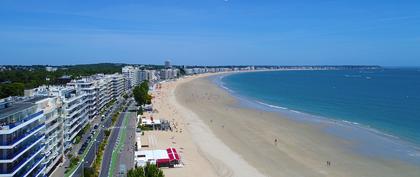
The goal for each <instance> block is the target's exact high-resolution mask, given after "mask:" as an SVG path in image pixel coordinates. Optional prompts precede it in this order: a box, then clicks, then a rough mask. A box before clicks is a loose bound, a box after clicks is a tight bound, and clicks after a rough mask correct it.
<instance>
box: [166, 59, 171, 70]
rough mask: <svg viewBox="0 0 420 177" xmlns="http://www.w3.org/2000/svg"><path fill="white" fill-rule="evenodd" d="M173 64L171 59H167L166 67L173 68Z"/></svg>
mask: <svg viewBox="0 0 420 177" xmlns="http://www.w3.org/2000/svg"><path fill="white" fill-rule="evenodd" d="M171 67H172V66H171V61H169V60H166V61H165V68H166V69H168V68H171Z"/></svg>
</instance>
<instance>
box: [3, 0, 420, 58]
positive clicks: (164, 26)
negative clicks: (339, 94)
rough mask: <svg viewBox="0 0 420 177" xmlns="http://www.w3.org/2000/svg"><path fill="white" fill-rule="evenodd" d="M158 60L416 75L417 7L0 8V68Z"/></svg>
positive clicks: (114, 4)
mask: <svg viewBox="0 0 420 177" xmlns="http://www.w3.org/2000/svg"><path fill="white" fill-rule="evenodd" d="M165 60H171V61H172V63H173V64H176V65H344V64H356V65H382V66H420V1H419V0H341V1H340V0H183V1H180V0H148V1H145V0H89V1H86V0H66V1H60V0H42V1H40V0H1V1H0V64H18V65H32V64H48V65H62V64H87V63H102V62H112V63H131V64H163V61H165Z"/></svg>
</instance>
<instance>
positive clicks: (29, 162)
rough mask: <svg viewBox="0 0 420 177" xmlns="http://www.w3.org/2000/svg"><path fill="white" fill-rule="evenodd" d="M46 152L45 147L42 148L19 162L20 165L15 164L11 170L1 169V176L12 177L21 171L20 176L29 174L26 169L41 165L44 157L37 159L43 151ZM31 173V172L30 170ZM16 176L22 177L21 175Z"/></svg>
mask: <svg viewBox="0 0 420 177" xmlns="http://www.w3.org/2000/svg"><path fill="white" fill-rule="evenodd" d="M43 150H44V148H43V146H41V148H40V149H39V150H38V151H37V152H35V153H34V154H32V155H30V156H29V157H26V158H23V159H21V160H20V161H19V163H17V164H13V167H11V168H6V169H0V176H3V175H10V176H14V175H15V174H17V173H18V171H20V170H23V171H20V172H19V174H23V173H27V170H26V169H29V168H32V170H33V168H35V167H36V166H37V165H35V164H38V165H39V164H40V162H41V161H43V160H44V157H43V156H39V157H37V156H38V155H39V154H40V153H41V152H42V151H43ZM29 171H31V170H29ZM19 174H18V175H16V176H20V175H19Z"/></svg>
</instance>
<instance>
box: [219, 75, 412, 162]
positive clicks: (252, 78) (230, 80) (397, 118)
mask: <svg viewBox="0 0 420 177" xmlns="http://www.w3.org/2000/svg"><path fill="white" fill-rule="evenodd" d="M220 79H221V80H220V81H221V84H222V87H224V88H225V89H228V90H230V91H231V92H234V93H235V94H236V95H240V96H241V97H243V98H246V99H248V100H252V101H253V102H255V103H257V104H259V105H262V106H265V107H269V108H272V109H278V110H287V111H290V112H293V113H305V114H309V115H314V116H313V119H316V118H317V117H322V118H324V119H328V120H333V121H339V122H343V123H347V125H354V127H357V128H358V129H357V130H353V131H352V133H350V134H351V135H348V134H349V133H346V131H342V130H338V129H340V128H338V127H333V128H330V129H329V130H328V131H329V132H332V133H335V134H336V135H337V136H341V135H340V134H346V135H345V137H346V138H349V139H352V138H354V139H358V140H360V141H363V140H364V141H366V142H372V140H371V139H370V138H367V137H368V136H366V137H365V134H363V133H361V132H363V131H359V129H363V130H369V131H370V132H372V131H374V132H376V133H378V134H383V135H387V136H384V137H392V141H391V139H388V138H384V139H383V140H380V141H378V142H380V143H371V144H370V145H369V146H374V145H376V146H386V147H388V149H386V148H385V149H383V153H384V154H390V151H395V154H397V155H398V156H399V153H400V151H405V152H407V154H406V155H408V156H409V157H410V158H412V157H414V160H415V161H419V159H420V154H419V151H418V147H420V146H419V145H420V69H416V68H392V69H391V68H389V69H383V70H339V71H272V72H249V73H238V74H230V75H226V76H223V77H222V78H220ZM376 139H378V138H376ZM376 139H375V141H376ZM394 140H398V142H396V141H394ZM401 142H403V143H401ZM404 143H407V144H410V146H411V145H414V149H413V148H412V147H409V148H407V147H406V146H402V145H401V144H404ZM366 149H369V148H365V150H366ZM377 151H378V150H377Z"/></svg>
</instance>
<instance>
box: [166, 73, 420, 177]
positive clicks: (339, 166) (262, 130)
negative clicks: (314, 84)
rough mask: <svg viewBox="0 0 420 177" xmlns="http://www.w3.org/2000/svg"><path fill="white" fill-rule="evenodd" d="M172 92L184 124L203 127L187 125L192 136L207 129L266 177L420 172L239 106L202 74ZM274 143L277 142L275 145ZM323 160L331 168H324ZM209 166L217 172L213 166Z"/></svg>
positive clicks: (307, 127)
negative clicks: (359, 152)
mask: <svg viewBox="0 0 420 177" xmlns="http://www.w3.org/2000/svg"><path fill="white" fill-rule="evenodd" d="M206 76H209V75H206ZM183 80H184V79H183ZM177 82H178V81H177ZM175 89H176V90H175V92H174V94H175V96H176V100H175V103H174V104H176V105H178V106H177V107H178V109H180V112H183V113H184V114H185V112H188V111H190V114H195V115H194V116H190V117H191V118H193V119H190V120H188V121H193V120H194V119H197V118H198V119H199V121H201V122H204V123H205V126H204V127H203V126H202V125H200V126H195V124H190V126H188V129H189V131H191V133H192V134H195V133H196V131H198V130H196V129H206V128H209V129H210V130H211V131H210V133H212V134H214V135H215V137H216V138H217V139H220V140H221V142H222V143H223V144H225V145H227V146H228V147H229V148H228V149H231V150H232V151H233V154H235V153H237V154H239V155H240V157H239V159H240V158H243V160H245V161H246V162H247V163H249V164H250V165H251V166H252V167H255V168H256V169H257V170H258V172H260V173H262V174H264V175H265V176H401V174H404V175H406V176H416V175H418V174H419V173H420V172H419V170H418V168H416V167H415V166H409V165H407V164H404V163H403V162H400V161H379V160H377V159H371V158H368V157H362V156H360V155H358V154H355V153H352V152H348V151H346V150H345V148H344V147H348V146H352V142H350V141H344V140H343V139H339V138H336V137H333V136H330V135H328V134H326V133H325V132H322V131H321V128H322V127H319V126H316V125H313V124H309V123H304V122H296V121H291V120H290V119H287V118H285V117H280V116H279V115H278V114H276V113H272V112H266V111H262V110H256V109H249V108H243V107H239V106H237V104H238V100H237V99H236V98H234V97H233V96H232V95H230V94H229V93H228V92H227V91H226V90H223V89H222V88H219V87H218V86H217V85H216V84H215V83H212V81H211V80H210V79H209V78H204V76H201V77H199V78H198V79H195V78H194V79H189V81H183V82H182V83H180V84H179V85H177V87H176V88H175ZM187 117H188V116H187ZM279 117H280V118H279ZM208 133H209V132H208ZM274 139H277V140H278V142H277V143H274ZM193 141H194V142H195V143H196V144H198V146H200V148H201V149H202V150H203V151H204V153H205V155H204V156H205V157H206V158H207V159H210V158H214V159H216V160H214V161H219V162H224V161H223V160H221V157H218V155H212V154H209V153H211V151H212V150H210V152H209V151H207V152H206V149H207V150H208V148H205V147H206V146H209V145H206V144H205V143H203V142H202V141H203V139H202V138H200V137H198V138H197V137H196V138H193ZM216 143H220V142H216ZM213 150H214V149H213ZM219 150H220V149H219ZM225 150H226V149H225ZM225 150H223V151H222V152H224V151H225ZM227 151H229V150H227ZM229 153H230V154H232V152H229ZM217 159H218V160H217ZM326 161H331V162H332V165H331V166H330V167H327V166H326V164H325V162H326ZM233 163H235V162H233ZM210 164H211V163H210ZM211 166H212V168H213V169H217V168H215V165H214V164H211ZM252 167H251V168H249V169H252ZM231 168H232V169H230V170H232V172H231V173H228V174H230V175H227V176H240V175H238V171H240V170H237V169H236V170H235V169H234V168H235V167H231ZM372 169H375V170H372ZM402 172H404V173H402ZM216 174H217V173H216ZM217 175H219V176H223V175H220V174H217ZM225 176H226V175H225Z"/></svg>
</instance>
